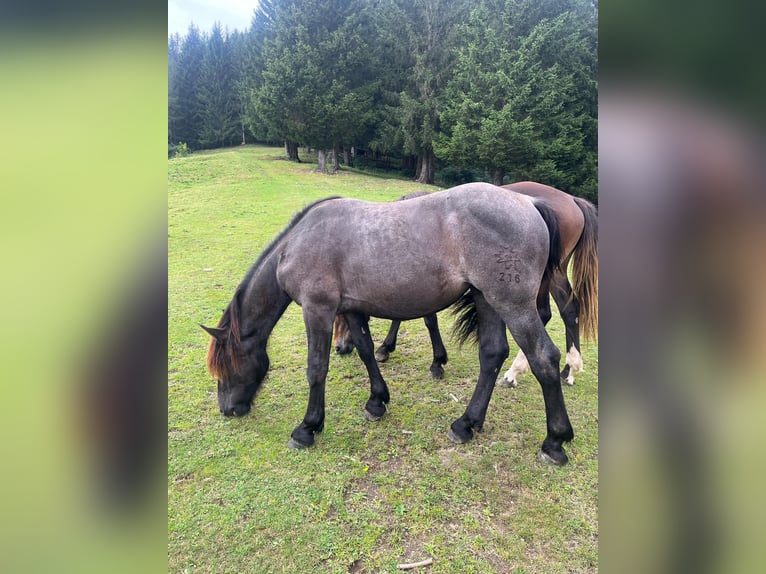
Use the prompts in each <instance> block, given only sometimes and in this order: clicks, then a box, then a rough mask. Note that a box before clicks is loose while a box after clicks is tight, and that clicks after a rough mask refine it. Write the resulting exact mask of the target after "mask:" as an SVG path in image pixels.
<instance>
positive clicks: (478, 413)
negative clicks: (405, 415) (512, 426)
mask: <svg viewBox="0 0 766 574" xmlns="http://www.w3.org/2000/svg"><path fill="white" fill-rule="evenodd" d="M474 300H475V302H476V313H477V315H478V321H479V367H480V371H479V380H478V382H477V384H476V388H475V389H474V392H473V396H472V397H471V401H470V402H469V403H468V407H467V408H466V410H465V413H464V414H463V416H462V417H460V418H459V419H457V420H456V421H455V422H453V423H452V426H451V427H450V430H449V432H448V433H447V437H448V438H449V439H450V440H451V441H453V442H456V443H462V442H466V441H468V440H470V439H471V438H472V437H473V433H474V431H476V432H479V431H481V429H482V427H483V426H484V418H485V417H486V415H487V407H488V406H489V400H490V399H491V398H492V391H493V390H494V388H495V381H496V380H497V375H498V372H499V371H500V367H501V366H502V365H503V361H505V359H506V358H507V357H508V339H507V338H506V335H505V323H504V322H503V319H502V318H501V317H500V315H498V314H497V312H495V310H494V309H492V308H491V307H490V306H489V304H488V303H487V302H486V300H485V299H484V296H483V295H481V293H480V292H478V291H476V290H475V291H474Z"/></svg>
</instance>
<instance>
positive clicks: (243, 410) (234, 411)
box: [220, 405, 250, 417]
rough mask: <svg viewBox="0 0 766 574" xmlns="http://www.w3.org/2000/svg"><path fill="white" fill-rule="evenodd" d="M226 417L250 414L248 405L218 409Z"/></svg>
mask: <svg viewBox="0 0 766 574" xmlns="http://www.w3.org/2000/svg"><path fill="white" fill-rule="evenodd" d="M220 411H221V413H223V415H224V416H226V417H241V416H244V415H246V414H247V413H249V412H250V405H234V406H233V407H227V408H225V409H220Z"/></svg>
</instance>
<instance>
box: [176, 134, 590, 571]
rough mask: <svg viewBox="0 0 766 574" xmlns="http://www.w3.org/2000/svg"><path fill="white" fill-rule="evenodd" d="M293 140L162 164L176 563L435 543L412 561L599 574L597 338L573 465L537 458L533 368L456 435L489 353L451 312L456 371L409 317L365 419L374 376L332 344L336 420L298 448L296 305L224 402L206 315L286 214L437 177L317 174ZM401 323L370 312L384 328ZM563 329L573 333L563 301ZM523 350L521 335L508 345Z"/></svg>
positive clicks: (309, 566)
mask: <svg viewBox="0 0 766 574" xmlns="http://www.w3.org/2000/svg"><path fill="white" fill-rule="evenodd" d="M281 156H282V150H281V149H279V148H267V147H257V146H245V147H241V148H236V149H229V150H224V151H216V152H210V153H198V154H194V155H191V156H189V157H185V158H179V159H173V160H169V162H168V233H169V239H168V241H169V255H168V273H169V310H168V312H169V326H168V329H169V333H168V335H169V350H168V352H169V357H168V367H169V375H168V570H169V571H170V572H258V573H260V572H263V573H269V572H285V573H304V572H305V573H307V574H308V573H316V572H338V573H348V572H352V573H353V572H391V573H393V572H399V571H400V570H397V564H398V563H403V562H414V561H418V560H422V559H425V558H432V559H433V564H432V565H431V566H428V567H426V568H422V569H420V570H417V571H426V572H431V573H437V572H439V573H442V572H445V573H446V572H455V573H457V572H460V573H467V572H475V573H481V574H485V573H493V572H496V573H511V572H518V573H533V572H534V573H543V572H546V573H556V574H559V573H562V572H595V571H597V569H598V566H597V564H598V562H597V557H598V512H597V488H598V392H597V373H598V349H597V346H596V345H595V344H586V345H584V347H583V358H584V362H585V369H586V370H585V372H584V373H581V374H580V375H579V377H578V379H577V382H576V383H575V385H574V386H573V387H567V388H565V389H564V395H565V398H566V401H567V408H568V410H569V415H570V418H571V421H572V425H573V426H574V429H575V435H576V437H575V440H574V441H573V442H572V443H570V444H569V446H568V447H567V453H568V454H569V458H570V462H569V464H568V465H567V466H566V467H563V468H558V467H551V466H547V465H543V464H541V463H540V462H538V461H537V459H536V456H535V455H536V453H537V450H538V449H539V447H540V444H541V443H542V440H543V438H544V436H545V413H544V409H543V400H542V393H541V392H540V387H539V385H538V383H537V381H536V380H535V379H534V378H533V377H532V376H531V375H525V376H523V377H521V380H520V385H519V387H518V388H516V389H509V388H501V387H498V388H496V390H495V393H494V395H493V398H492V401H491V403H490V406H489V411H488V414H487V421H486V424H485V427H484V432H483V433H481V434H478V435H477V436H476V438H475V439H474V440H472V441H471V442H469V443H467V444H463V445H454V444H452V443H451V442H450V441H449V440H448V439H447V437H446V433H447V430H448V428H449V425H450V423H451V422H452V421H453V420H454V419H455V418H457V417H459V416H460V415H461V414H462V413H463V411H464V409H465V406H466V404H467V402H468V400H469V398H470V396H471V393H472V391H473V387H474V384H475V380H476V377H477V376H478V358H477V352H476V349H475V348H473V347H472V346H469V345H466V346H465V347H464V348H463V349H460V348H458V347H457V345H456V343H455V341H454V340H453V339H452V338H451V337H450V336H449V329H450V327H451V318H450V316H449V315H448V314H447V313H443V314H442V315H441V316H440V322H441V325H442V331H443V333H444V335H445V344H446V346H447V351H448V353H449V355H450V361H449V363H448V364H447V365H446V367H445V372H446V375H445V378H444V379H443V380H441V381H434V380H432V379H430V377H429V376H428V366H429V365H430V362H431V349H430V343H429V341H428V335H427V331H426V329H425V326H424V325H423V323H422V321H412V322H409V323H405V324H404V325H403V327H402V330H401V332H400V337H399V346H398V349H397V351H396V352H395V353H394V354H393V355H392V357H391V359H390V360H389V361H388V362H387V363H384V364H383V365H381V370H382V373H383V376H384V378H385V379H386V381H387V383H388V386H389V389H390V391H391V403H390V404H389V411H388V413H387V415H386V416H385V417H384V418H383V419H382V420H381V421H379V422H377V423H370V422H367V421H366V420H365V419H364V418H363V417H362V408H363V406H364V403H365V401H366V399H367V397H368V395H369V384H368V382H367V375H366V372H365V370H364V367H363V365H362V363H361V361H360V360H359V358H358V357H357V356H356V354H355V353H354V354H353V355H351V356H347V357H340V356H336V355H334V354H333V356H332V357H331V360H330V373H329V375H328V380H327V417H326V421H325V430H324V432H323V433H322V434H321V435H318V437H317V441H316V444H315V445H314V447H312V448H310V449H307V450H302V451H294V450H290V449H288V448H287V446H286V445H287V440H288V439H289V437H290V432H291V431H292V429H293V428H294V427H295V426H296V425H297V424H298V423H299V422H300V421H301V420H302V418H303V415H304V413H305V408H306V403H307V397H308V385H307V384H306V380H305V366H306V344H305V341H306V340H305V333H304V327H303V321H302V318H301V313H300V308H298V307H297V306H296V305H291V306H290V307H289V308H288V310H287V312H286V314H285V315H284V317H283V318H282V320H281V321H280V323H279V324H278V325H277V327H276V329H275V331H274V333H273V335H272V337H271V340H270V342H269V356H270V358H271V371H270V373H269V376H268V378H267V380H266V382H265V384H264V386H263V389H262V390H261V392H260V394H259V395H258V397H257V398H256V400H255V403H254V405H253V409H252V411H251V412H250V414H249V415H247V416H245V417H243V418H241V419H227V418H224V417H223V416H222V415H221V414H220V413H219V412H218V405H217V402H216V387H215V381H214V380H213V379H212V378H211V377H210V375H208V373H207V372H206V368H205V353H206V348H207V342H208V337H207V335H206V334H205V333H204V332H203V331H202V330H201V329H200V328H199V326H198V324H199V323H205V324H208V325H214V324H215V323H216V322H217V321H218V319H219V317H220V314H221V312H222V310H223V308H224V307H225V306H226V305H227V303H228V302H229V300H230V299H231V297H232V295H233V293H234V290H235V288H236V286H237V284H238V283H239V281H240V280H241V279H242V277H243V276H244V275H245V273H246V272H247V270H248V269H249V267H250V266H251V265H252V263H253V262H254V261H255V259H256V258H257V256H258V254H259V253H260V251H261V249H262V248H264V247H265V246H266V245H267V244H268V243H269V242H270V240H271V239H272V238H273V237H274V235H276V234H277V233H278V232H279V230H280V229H282V228H283V227H284V225H285V224H286V223H287V221H288V220H289V219H290V217H291V215H292V214H293V213H294V212H295V211H297V210H299V209H300V208H301V207H303V206H304V205H305V204H307V203H308V202H310V201H312V200H315V199H318V198H321V197H325V196H328V195H341V196H348V197H357V198H360V199H367V200H373V201H389V200H393V199H395V198H397V197H399V196H401V195H403V194H405V193H410V192H413V191H416V190H418V189H423V186H421V185H418V184H415V183H413V182H410V181H404V180H399V179H387V178H384V177H372V176H369V175H364V174H359V173H354V172H351V171H343V172H341V173H339V174H336V175H334V176H327V175H320V174H317V173H314V172H313V171H312V169H313V168H314V167H315V166H313V165H311V164H307V163H302V164H293V163H289V162H286V161H284V160H282V159H280V158H281ZM554 309H555V307H554ZM554 312H555V311H554ZM387 328H388V324H387V323H386V322H384V321H381V320H375V319H373V321H372V324H371V329H372V334H373V338H374V339H375V341H376V343H378V344H379V343H380V342H381V341H382V339H383V337H384V335H385V331H386V330H387ZM549 332H550V333H551V336H552V337H553V340H554V342H556V344H557V345H559V346H560V347H563V346H564V332H563V327H562V325H561V322H560V319H559V318H558V316H557V315H556V316H554V319H553V321H552V322H551V324H550V326H549ZM516 350H517V348H516V347H515V345H514V343H513V342H512V341H511V358H513V356H515V353H516ZM509 364H510V360H509V362H508V363H507V364H506V365H505V366H506V367H507V366H508V365H509ZM455 399H457V402H456V401H455Z"/></svg>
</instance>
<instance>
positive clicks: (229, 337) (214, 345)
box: [207, 196, 338, 379]
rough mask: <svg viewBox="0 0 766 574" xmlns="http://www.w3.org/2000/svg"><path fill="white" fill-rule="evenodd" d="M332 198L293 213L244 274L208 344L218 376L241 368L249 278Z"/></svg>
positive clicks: (213, 371)
mask: <svg viewBox="0 0 766 574" xmlns="http://www.w3.org/2000/svg"><path fill="white" fill-rule="evenodd" d="M330 199H338V197H337V196H333V197H325V198H323V199H320V200H318V201H315V202H313V203H310V204H309V205H307V206H306V207H304V208H303V209H301V210H300V211H299V212H297V213H296V214H295V215H293V217H292V219H291V220H290V223H288V224H287V226H286V227H285V228H284V229H283V230H282V231H280V232H279V234H278V235H277V236H276V237H275V238H274V239H273V240H272V241H271V243H269V244H268V246H267V247H266V249H264V250H263V251H262V252H261V254H260V255H259V256H258V259H257V260H256V262H255V263H254V264H253V265H252V267H250V270H249V271H248V272H247V274H246V275H245V278H244V279H243V280H242V281H241V282H240V284H239V286H238V287H237V290H236V291H235V292H234V297H232V299H231V301H230V302H229V304H228V305H227V306H226V309H224V312H223V315H222V316H221V319H220V321H218V325H217V328H218V329H221V330H222V331H224V334H223V335H222V336H221V337H220V338H219V337H211V339H210V344H209V345H208V348H207V369H208V371H210V374H211V375H213V376H214V377H216V378H217V379H226V378H229V376H230V375H231V374H233V373H236V372H237V371H238V370H239V350H240V347H241V342H242V341H241V331H240V314H239V311H240V300H241V297H242V295H243V293H244V292H245V290H246V289H247V286H248V285H249V284H250V281H251V279H252V277H253V275H254V274H255V272H256V271H257V270H258V269H259V268H260V266H261V264H262V263H263V262H264V260H265V259H266V258H267V257H268V256H269V255H271V253H272V252H273V251H274V249H275V247H276V246H277V244H278V243H279V242H280V241H281V240H282V239H283V238H284V237H285V235H287V234H288V233H289V232H290V231H291V230H292V229H293V228H294V227H295V226H296V225H297V224H298V222H299V221H300V220H301V219H303V217H304V216H305V215H306V214H307V213H308V212H309V211H311V210H312V209H314V208H315V207H316V206H317V205H319V204H320V203H323V202H325V201H328V200H330Z"/></svg>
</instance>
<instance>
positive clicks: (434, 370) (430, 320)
mask: <svg viewBox="0 0 766 574" xmlns="http://www.w3.org/2000/svg"><path fill="white" fill-rule="evenodd" d="M423 321H424V322H425V324H426V328H427V329H428V335H429V336H430V337H431V347H432V348H433V351H434V360H433V363H431V368H430V369H429V370H428V372H429V373H431V376H432V377H433V378H434V379H441V378H444V369H443V368H442V365H446V364H447V349H445V348H444V342H443V341H442V335H441V333H440V332H439V320H438V319H437V318H436V313H432V314H431V315H426V316H425V317H423Z"/></svg>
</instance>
